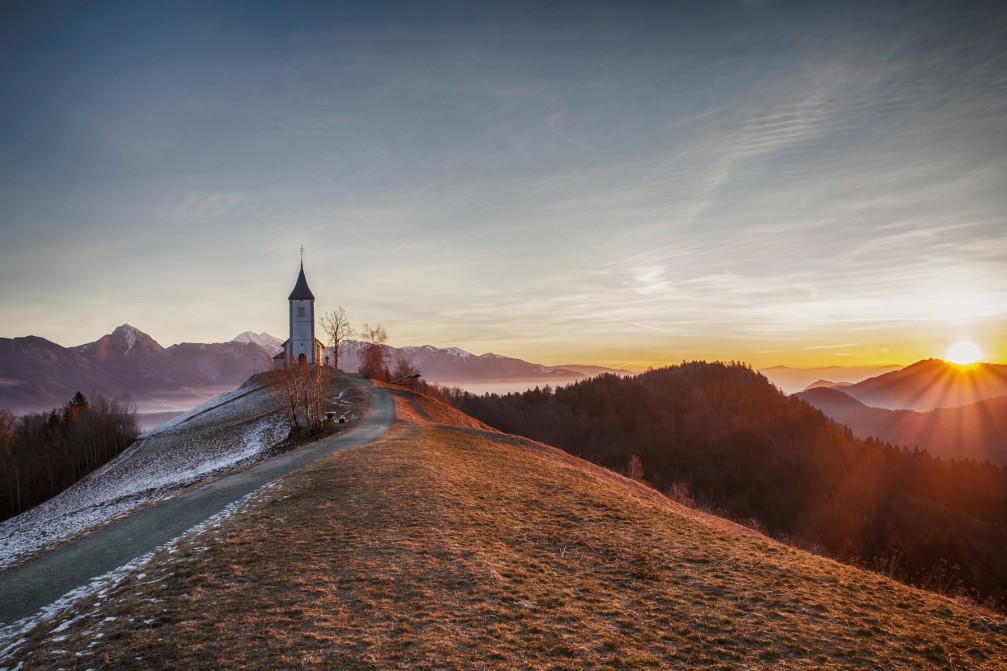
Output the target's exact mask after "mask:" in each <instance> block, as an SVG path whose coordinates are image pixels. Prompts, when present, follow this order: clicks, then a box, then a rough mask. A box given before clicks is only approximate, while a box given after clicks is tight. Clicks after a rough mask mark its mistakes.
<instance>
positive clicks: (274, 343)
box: [231, 331, 283, 353]
mask: <svg viewBox="0 0 1007 671" xmlns="http://www.w3.org/2000/svg"><path fill="white" fill-rule="evenodd" d="M231 342H239V343H254V344H256V345H258V346H259V347H261V348H262V349H264V350H268V351H270V352H273V353H278V352H279V351H280V350H281V349H283V340H281V339H280V338H277V337H276V336H274V335H270V334H268V333H265V332H263V333H253V332H252V331H243V332H241V333H239V334H238V335H236V336H234V337H233V338H231Z"/></svg>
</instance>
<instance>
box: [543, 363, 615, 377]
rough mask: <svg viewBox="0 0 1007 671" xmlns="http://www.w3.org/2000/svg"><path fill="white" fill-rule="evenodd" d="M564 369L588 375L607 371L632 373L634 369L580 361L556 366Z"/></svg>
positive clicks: (602, 373)
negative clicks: (588, 363)
mask: <svg viewBox="0 0 1007 671" xmlns="http://www.w3.org/2000/svg"><path fill="white" fill-rule="evenodd" d="M556 368H560V369H562V370H572V371H573V372H575V373H580V374H581V375H586V376H588V377H594V376H595V375H604V374H606V373H609V374H612V375H632V374H633V371H630V370H626V369H624V368H607V367H605V366H586V365H584V364H580V363H572V364H560V365H558V366H556Z"/></svg>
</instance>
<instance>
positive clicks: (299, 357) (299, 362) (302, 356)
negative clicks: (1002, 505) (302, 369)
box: [297, 352, 308, 366]
mask: <svg viewBox="0 0 1007 671" xmlns="http://www.w3.org/2000/svg"><path fill="white" fill-rule="evenodd" d="M306 363H308V357H307V355H305V354H304V352H301V353H300V354H298V355H297V365H298V366H303V365H304V364H306Z"/></svg>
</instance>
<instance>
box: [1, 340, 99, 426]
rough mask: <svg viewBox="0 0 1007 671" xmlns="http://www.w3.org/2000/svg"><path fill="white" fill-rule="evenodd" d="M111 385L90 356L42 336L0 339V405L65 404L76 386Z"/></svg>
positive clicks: (15, 407)
mask: <svg viewBox="0 0 1007 671" xmlns="http://www.w3.org/2000/svg"><path fill="white" fill-rule="evenodd" d="M115 384H116V383H115V380H114V378H113V376H112V375H111V374H110V373H109V372H108V371H106V370H105V369H104V368H102V367H101V366H99V365H98V364H96V363H94V362H93V361H92V360H91V359H89V358H87V357H85V356H83V355H81V354H79V353H78V352H76V351H74V350H72V349H67V348H64V347H61V346H59V345H57V344H56V343H54V342H50V341H48V340H46V339H45V338H39V337H37V336H26V337H23V338H0V408H7V409H10V410H14V411H16V412H21V411H23V410H24V409H26V408H29V409H42V408H45V409H48V408H52V407H54V406H57V405H60V404H63V403H66V402H67V401H68V400H69V399H70V397H71V396H73V394H74V392H75V391H76V390H78V389H93V388H102V389H111V388H113V387H114V386H115Z"/></svg>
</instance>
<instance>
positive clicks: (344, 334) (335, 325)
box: [320, 306, 353, 368]
mask: <svg viewBox="0 0 1007 671" xmlns="http://www.w3.org/2000/svg"><path fill="white" fill-rule="evenodd" d="M320 322H321V325H322V330H323V331H325V333H326V334H328V336H329V342H330V343H332V367H333V368H339V349H340V348H341V347H342V346H343V343H345V342H346V341H347V340H349V339H350V338H352V337H353V327H352V326H350V320H349V319H348V318H347V317H346V310H344V309H343V307H342V306H339V307H338V308H336V309H335V310H332V311H331V312H327V313H325V314H324V315H322V317H321V320H320Z"/></svg>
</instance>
